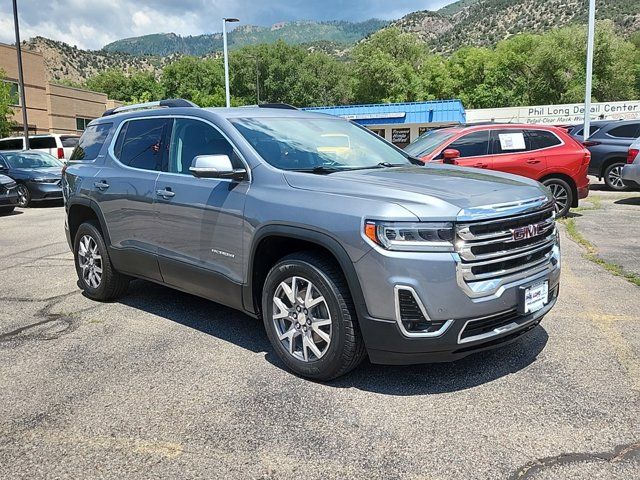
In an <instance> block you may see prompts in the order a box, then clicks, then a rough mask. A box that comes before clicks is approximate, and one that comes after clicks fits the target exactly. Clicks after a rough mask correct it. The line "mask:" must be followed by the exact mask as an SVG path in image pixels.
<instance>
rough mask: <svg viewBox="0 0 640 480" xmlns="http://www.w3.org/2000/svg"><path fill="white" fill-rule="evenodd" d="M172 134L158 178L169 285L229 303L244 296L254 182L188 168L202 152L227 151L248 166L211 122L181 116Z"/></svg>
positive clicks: (165, 276)
mask: <svg viewBox="0 0 640 480" xmlns="http://www.w3.org/2000/svg"><path fill="white" fill-rule="evenodd" d="M171 132H172V133H171V140H170V145H169V156H168V164H167V166H166V168H165V169H164V170H165V172H162V173H160V175H159V177H158V180H157V182H156V202H155V209H156V222H157V227H156V231H157V232H159V233H160V235H159V237H158V239H157V242H158V247H159V248H158V259H159V263H160V271H161V273H162V277H163V279H164V281H165V282H166V283H167V284H170V285H174V286H176V287H178V288H182V289H186V290H188V291H190V292H192V293H195V294H198V295H201V296H204V297H207V298H211V299H212V300H215V301H218V302H220V303H224V304H227V305H229V304H231V303H232V302H234V301H235V300H234V299H239V298H240V295H239V289H240V286H241V284H242V282H243V265H244V261H243V259H244V255H245V252H244V251H243V250H242V245H243V241H242V238H243V233H244V227H245V225H244V220H243V213H244V204H245V198H246V194H247V191H248V189H249V182H248V181H246V180H245V181H239V182H238V181H233V180H228V179H211V178H196V177H194V176H193V175H192V174H191V172H190V171H189V167H190V166H191V163H192V161H193V159H194V158H195V157H196V156H198V155H228V156H229V157H230V158H231V160H232V162H234V166H236V167H238V168H242V167H243V165H242V163H241V161H240V159H239V157H238V156H237V155H236V153H235V151H234V148H233V146H232V145H231V143H229V141H228V140H227V139H226V138H225V137H224V135H222V133H220V131H219V130H218V129H217V128H216V127H214V126H213V125H212V124H210V123H207V122H204V121H202V120H198V119H193V118H176V119H174V120H173V124H172V129H171ZM235 162H237V165H236V164H235ZM232 306H234V305H232ZM238 306H239V305H238Z"/></svg>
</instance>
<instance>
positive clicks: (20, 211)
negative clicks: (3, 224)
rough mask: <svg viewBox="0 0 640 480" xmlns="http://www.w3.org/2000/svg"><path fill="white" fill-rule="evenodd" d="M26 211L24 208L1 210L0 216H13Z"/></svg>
mask: <svg viewBox="0 0 640 480" xmlns="http://www.w3.org/2000/svg"><path fill="white" fill-rule="evenodd" d="M23 213H24V212H23V211H22V210H14V211H12V212H7V213H5V212H0V217H13V216H16V215H22V214H23Z"/></svg>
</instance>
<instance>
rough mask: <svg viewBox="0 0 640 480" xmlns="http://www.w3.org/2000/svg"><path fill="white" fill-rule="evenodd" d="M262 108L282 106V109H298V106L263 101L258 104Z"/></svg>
mask: <svg viewBox="0 0 640 480" xmlns="http://www.w3.org/2000/svg"><path fill="white" fill-rule="evenodd" d="M258 107H260V108H280V109H282V110H298V108H296V107H294V106H293V105H289V104H288V103H261V104H260V105H258Z"/></svg>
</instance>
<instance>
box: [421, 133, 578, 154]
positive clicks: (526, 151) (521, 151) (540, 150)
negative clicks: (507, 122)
mask: <svg viewBox="0 0 640 480" xmlns="http://www.w3.org/2000/svg"><path fill="white" fill-rule="evenodd" d="M496 130H501V129H496ZM505 130H509V129H508V128H507V129H505ZM513 130H517V129H516V128H514V129H513ZM522 130H542V131H544V132H547V133H550V134H552V135H553V136H554V137H556V138H557V139H558V140H560V144H559V145H552V146H550V147H543V148H536V149H535V150H519V151H516V150H514V151H513V152H504V153H487V154H486V155H474V156H473V157H460V158H485V157H499V156H501V155H515V154H518V153H521V154H525V153H530V152H542V151H543V150H549V149H551V148H557V147H563V146H564V145H566V143H565V141H564V140H563V139H562V138H560V137H559V136H558V135H557V134H556V132H552V131H550V130H544V129H542V128H536V129H533V128H529V129H527V128H523V129H522ZM477 131H482V130H477ZM493 131H494V130H489V148H491V137H492V135H491V133H493ZM469 133H473V132H469ZM466 135H468V133H467V134H466ZM463 136H464V135H461V136H459V137H458V138H456V139H455V140H453V141H451V142H449V143H448V144H447V146H445V147H444V148H443V149H442V150H440V151H439V152H438V153H437V154H436V155H434V156H433V157H432V158H433V159H435V158H436V157H438V156H440V155H441V154H442V152H444V151H445V150H446V149H447V148H449V147H450V146H451V144H452V143H453V142H455V141H456V140H460V139H461V138H462V137H463Z"/></svg>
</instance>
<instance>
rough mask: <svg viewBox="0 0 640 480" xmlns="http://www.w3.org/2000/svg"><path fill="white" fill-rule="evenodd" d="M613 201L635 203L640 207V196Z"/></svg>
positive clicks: (624, 203) (619, 203) (618, 203)
mask: <svg viewBox="0 0 640 480" xmlns="http://www.w3.org/2000/svg"><path fill="white" fill-rule="evenodd" d="M613 203H615V204H616V205H634V206H637V207H640V196H636V197H629V198H623V199H621V200H616V201H615V202H613Z"/></svg>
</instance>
